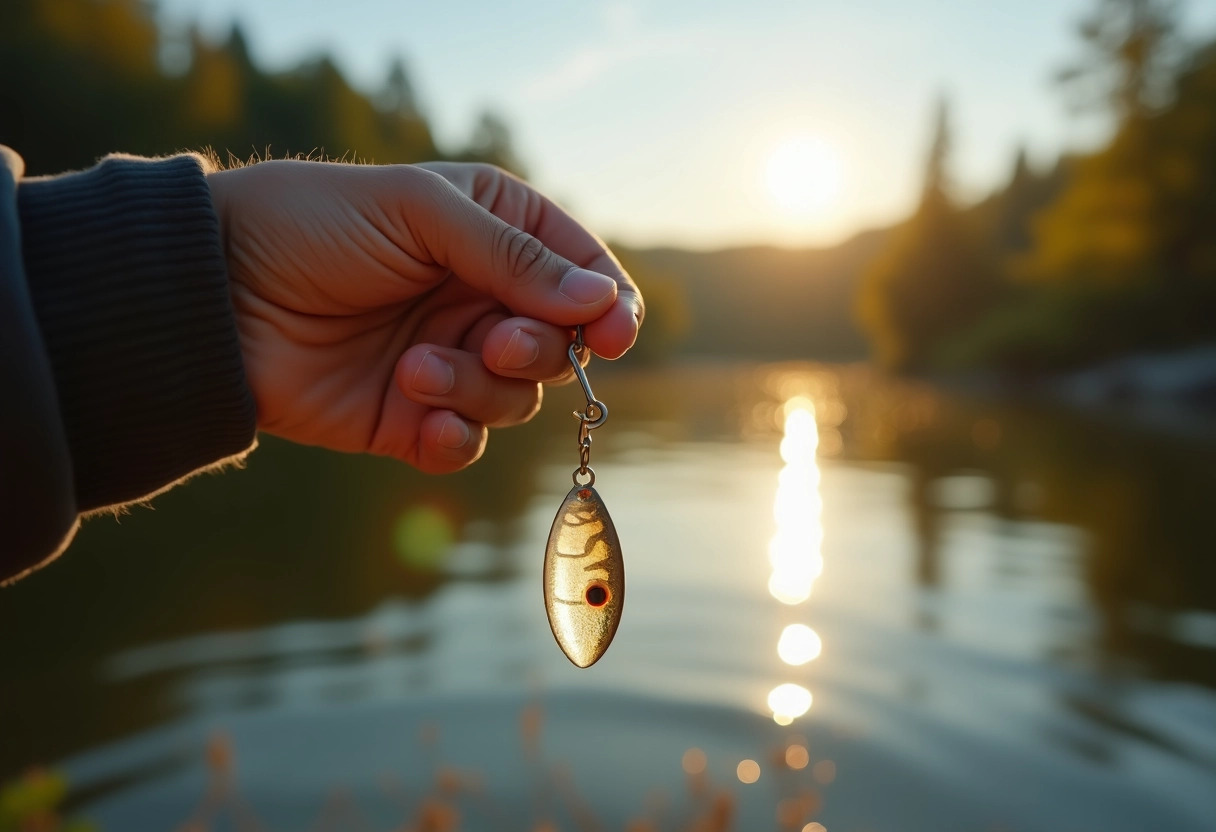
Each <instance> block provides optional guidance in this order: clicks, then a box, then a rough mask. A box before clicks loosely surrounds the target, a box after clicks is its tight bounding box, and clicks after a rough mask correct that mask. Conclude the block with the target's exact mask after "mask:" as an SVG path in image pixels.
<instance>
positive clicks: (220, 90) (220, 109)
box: [0, 0, 521, 174]
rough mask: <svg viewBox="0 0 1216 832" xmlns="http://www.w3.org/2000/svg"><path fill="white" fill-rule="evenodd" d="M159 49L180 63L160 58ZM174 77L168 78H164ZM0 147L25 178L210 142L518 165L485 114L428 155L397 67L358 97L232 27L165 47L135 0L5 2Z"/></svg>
mask: <svg viewBox="0 0 1216 832" xmlns="http://www.w3.org/2000/svg"><path fill="white" fill-rule="evenodd" d="M162 54H168V55H177V56H178V59H174V60H165V61H162V59H161V56H162ZM171 70H172V71H171ZM0 77H3V78H5V79H8V82H7V83H6V84H4V86H3V88H0V143H4V144H8V145H11V146H12V147H14V148H15V149H17V150H18V151H19V152H20V153H21V154H22V155H23V156H24V157H25V161H26V166H27V170H28V172H29V173H31V174H37V173H55V172H58V171H61V170H64V169H65V168H76V167H84V166H87V165H89V164H91V163H92V162H93V161H94V160H95V159H96V158H97V157H99V156H101V155H104V154H106V153H109V152H113V151H116V150H120V151H127V152H132V153H141V154H158V153H172V152H174V151H177V150H180V149H181V148H201V147H205V146H207V147H212V148H214V149H215V151H216V152H217V153H218V155H219V156H220V157H221V159H223V158H224V157H226V156H227V155H228V154H229V153H231V154H232V155H233V156H234V157H235V158H237V159H241V160H243V159H246V158H249V157H250V156H261V155H265V154H267V153H270V154H273V155H275V156H283V155H287V154H296V153H303V154H312V155H325V156H328V157H331V158H340V157H345V158H348V159H358V160H366V161H369V162H371V161H374V162H385V163H387V162H416V161H422V160H424V159H439V158H460V159H471V160H477V161H489V162H493V163H496V164H499V165H502V166H504V167H507V168H509V169H514V170H516V171H518V170H520V168H521V166H520V164H519V162H518V158H517V156H516V154H515V152H514V150H513V148H512V145H511V141H510V135H509V132H508V131H507V128H506V126H505V124H503V122H502V121H501V120H498V119H496V118H495V117H493V116H492V115H487V116H485V117H483V119H482V121H481V123H480V124H479V125H478V127H477V129H476V131H475V133H474V136H473V137H472V140H471V142H470V145H469V146H468V147H467V148H464V149H460V150H457V151H455V152H453V153H444V152H442V151H441V150H440V149H439V148H438V147H436V144H435V140H434V137H433V136H432V134H431V130H430V127H429V125H428V124H427V121H426V118H425V117H424V115H423V114H422V113H421V112H420V111H419V109H418V104H417V98H416V95H415V93H414V90H413V87H412V85H411V83H410V81H409V77H408V75H407V73H406V70H405V65H404V64H403V63H402V62H400V61H398V62H395V63H394V64H393V65H392V66H390V67H389V70H388V74H387V77H386V80H385V84H384V88H383V89H382V90H381V91H380V92H379V93H378V94H376V95H371V96H369V95H365V94H364V93H362V92H360V91H358V90H356V89H354V88H353V87H351V86H350V84H349V83H348V82H347V81H346V79H345V78H343V76H342V74H341V73H340V72H339V71H338V69H337V67H336V66H335V65H334V63H333V62H332V61H331V60H330V59H329V58H319V59H317V60H313V61H310V62H307V63H305V64H302V65H300V66H298V67H296V68H294V69H291V70H289V71H287V72H283V73H268V72H265V71H263V70H261V69H259V68H258V67H257V66H256V65H255V64H254V63H253V61H252V60H251V59H250V56H249V50H248V47H247V44H246V40H245V37H244V34H243V33H242V32H241V30H240V29H239V28H238V27H234V28H233V29H232V32H231V35H230V36H229V38H228V39H227V41H226V42H224V43H222V44H213V43H209V42H207V41H206V40H204V39H203V38H201V37H200V36H199V35H198V34H197V33H196V32H192V33H190V34H189V36H188V37H187V38H185V40H184V41H183V42H180V43H178V42H173V41H171V40H167V39H166V37H165V36H164V35H163V34H162V33H161V32H160V31H158V29H157V26H156V23H155V21H154V19H153V16H152V13H151V7H150V4H148V3H146V2H143V0H9V3H8V4H7V5H6V8H5V12H4V23H3V25H2V26H0Z"/></svg>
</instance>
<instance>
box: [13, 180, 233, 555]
mask: <svg viewBox="0 0 1216 832" xmlns="http://www.w3.org/2000/svg"><path fill="white" fill-rule="evenodd" d="M17 208H18V212H19V223H20V237H21V251H22V260H23V272H24V278H25V283H26V287H27V289H28V296H29V302H30V305H31V307H32V309H33V312H34V316H35V318H36V323H37V329H38V333H39V336H40V338H41V347H42V349H43V351H44V354H45V356H46V359H47V363H48V364H49V370H50V374H51V381H52V383H53V387H54V391H55V397H56V401H57V406H58V416H59V420H60V421H59V425H57V426H51V425H46V426H43V427H44V428H45V429H46V430H48V431H57V432H59V434H60V435H61V436H62V443H63V446H64V447H65V448H66V454H67V461H68V465H69V467H70V478H69V482H68V487H70V488H71V492H72V493H71V502H72V504H73V506H74V509H75V511H78V512H87V511H90V510H93V509H99V508H103V507H108V506H114V505H119V504H122V503H126V502H131V501H136V500H140V499H144V498H146V497H148V496H150V495H152V494H154V493H156V492H157V491H160V490H163V489H164V488H166V487H168V486H169V485H171V484H172V483H174V482H176V481H177V480H179V479H181V478H182V477H185V476H187V475H189V474H190V473H192V472H194V471H196V470H198V469H200V468H204V467H207V466H209V465H212V464H214V463H217V462H220V461H223V460H226V459H229V458H231V457H233V456H235V455H239V454H242V453H244V452H245V451H246V450H248V448H249V447H250V446H251V445H252V443H253V438H254V432H255V424H256V417H255V413H254V406H253V398H252V396H251V394H250V392H249V388H248V385H247V383H246V381H245V375H244V369H243V366H242V360H241V352H240V346H239V343H238V340H237V335H236V327H235V324H234V323H233V317H232V309H231V302H230V299H229V291H228V280H227V271H226V268H225V263H224V259H223V253H222V251H221V248H220V242H219V231H218V226H217V222H216V218H215V212H214V209H213V207H212V205H211V197H210V191H209V189H208V187H207V183H206V180H205V177H204V170H203V167H202V162H201V160H200V159H198V158H197V157H194V156H178V157H173V158H170V159H162V160H156V161H149V160H142V159H132V158H121V157H111V158H109V159H106V160H105V161H103V162H102V163H101V164H99V165H98V166H97V167H95V168H92V169H91V170H88V171H85V172H82V173H75V174H68V175H65V176H59V177H53V178H46V179H25V180H21V181H20V182H19V184H18V187H17ZM8 358H10V359H11V356H10V357H8ZM0 464H2V465H5V466H6V467H7V462H3V463H0ZM52 487H57V488H62V487H63V484H62V483H60V484H58V485H54V486H52ZM6 496H7V495H6ZM9 499H14V500H15V502H16V505H15V506H10V507H9V508H8V509H7V510H6V513H8V514H10V515H11V516H12V517H13V518H14V520H15V521H17V522H19V521H20V517H21V515H22V511H23V504H25V507H27V508H28V506H30V505H32V504H35V503H37V502H38V501H48V500H49V501H51V502H58V503H62V502H64V495H62V494H45V493H44V494H38V493H35V492H32V491H31V492H25V493H16V494H14V495H13V496H12V497H9ZM52 554H53V552H43V553H37V552H24V553H18V554H17V555H15V556H10V557H8V558H7V559H5V560H3V561H0V579H3V578H4V577H8V576H9V575H11V574H13V572H14V571H21V570H23V569H25V568H28V567H29V566H31V565H33V564H34V563H37V562H38V561H40V560H42V559H44V558H45V557H47V556H49V555H52ZM31 560H32V562H31ZM14 567H17V568H16V569H14Z"/></svg>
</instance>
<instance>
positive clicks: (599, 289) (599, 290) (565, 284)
mask: <svg viewBox="0 0 1216 832" xmlns="http://www.w3.org/2000/svg"><path fill="white" fill-rule="evenodd" d="M614 289H616V281H615V280H613V279H612V278H611V277H608V276H607V275H603V274H600V273H599V272H589V271H587V270H586V269H571V270H570V272H569V273H568V274H567V275H566V276H565V277H563V278H562V282H561V284H560V285H559V286H558V287H557V291H559V292H561V293H562V294H563V295H565V296H566V297H568V298H570V300H572V301H574V302H575V303H583V304H590V303H598V302H599V301H601V300H603V299H604V298H606V297H608V296H609V295H611V294H612V292H613V290H614Z"/></svg>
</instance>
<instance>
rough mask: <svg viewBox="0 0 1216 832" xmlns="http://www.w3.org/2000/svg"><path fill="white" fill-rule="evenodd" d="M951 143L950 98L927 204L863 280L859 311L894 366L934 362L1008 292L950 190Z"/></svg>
mask: <svg viewBox="0 0 1216 832" xmlns="http://www.w3.org/2000/svg"><path fill="white" fill-rule="evenodd" d="M949 147H950V133H949V123H948V119H947V111H946V107H945V104H944V103H943V104H941V105H939V108H938V113H937V118H936V130H935V135H934V139H933V143H932V146H931V149H930V152H929V161H928V165H927V170H926V177H925V189H924V194H923V196H922V198H921V203H920V206H919V207H918V208H917V210H916V213H915V214H914V215H913V216H912V218H911V219H910V220H908V221H907V222H906V223H905V224H904V225H903V226H902V227H901V228H899V229H898V230H897V231H896V233H895V234H894V236H893V237H892V238H891V240H890V242H889V243H888V245H887V246H886V248H885V249H884V250H883V251H882V253H881V254H880V255H879V256H878V257H877V258H876V259H875V260H874V262H873V263H872V264H871V265H870V267H869V268H868V269H867V270H866V272H865V275H864V277H863V279H862V285H861V292H860V296H859V298H858V303H857V314H858V317H859V319H860V321H861V324H862V326H863V327H864V328H865V330H866V332H867V333H868V334H869V336H870V340H871V343H872V345H873V347H874V353H875V357H876V358H877V360H878V361H879V362H880V363H881V364H882V365H883V366H885V367H887V368H890V369H895V370H915V369H924V368H926V367H927V366H929V365H930V363H931V359H932V357H933V355H934V354H935V352H936V351H937V350H938V349H939V347H940V343H939V342H940V341H941V339H942V338H943V337H946V336H947V335H948V334H949V333H951V332H953V331H955V330H957V329H958V328H959V327H961V326H964V325H965V324H966V323H968V322H969V321H971V320H974V319H975V318H976V317H977V316H978V315H979V314H981V313H982V312H984V311H985V310H987V309H988V308H990V307H991V306H992V305H993V304H994V303H995V302H996V299H997V298H998V297H999V296H1000V294H1001V291H1002V285H1001V282H1000V280H999V278H998V276H997V274H996V270H995V268H994V267H993V265H992V263H991V262H990V260H989V257H988V252H987V250H986V248H985V246H984V245H983V244H982V242H981V240H980V239H979V234H978V232H977V229H976V228H975V227H974V223H971V222H969V221H968V218H967V217H965V216H964V215H963V214H962V213H961V212H960V211H959V210H958V209H957V208H956V207H955V206H954V204H953V203H952V202H951V200H950V198H949V196H948V195H947V184H946V183H947V177H948V173H947V169H948V154H949Z"/></svg>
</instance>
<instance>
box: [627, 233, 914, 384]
mask: <svg viewBox="0 0 1216 832" xmlns="http://www.w3.org/2000/svg"><path fill="white" fill-rule="evenodd" d="M889 233H890V232H889V230H885V229H884V230H880V231H867V232H864V233H861V234H858V235H857V236H855V237H853V238H851V239H850V240H848V241H846V242H844V243H842V244H840V245H838V246H834V247H832V248H823V249H781V248H775V247H769V246H752V247H746V248H733V249H723V250H719V251H710V252H696V251H685V250H682V249H673V248H655V249H641V250H637V249H632V250H631V249H626V250H624V251H622V252H621V254H622V259H623V260H624V261H625V262H626V265H628V266H629V267H630V269H631V270H632V271H633V272H634V273H635V274H636V276H637V278H638V281H639V283H641V285H642V288H643V290H645V289H646V288H647V283H648V278H650V276H654V277H653V279H655V280H663V281H666V282H670V283H673V284H675V285H676V287H677V288H678V289H679V293H678V294H679V295H682V296H683V301H684V304H685V307H686V309H685V310H684V311H685V313H686V315H687V317H688V323H689V329H688V331H687V333H686V334H685V336H684V337H683V338H682V339H680V342H679V345H678V347H677V351H678V352H679V353H680V354H684V355H705V356H746V357H750V358H773V359H781V358H814V359H822V360H853V359H860V358H864V357H865V356H866V353H867V347H866V341H865V338H864V337H863V335H862V333H861V331H860V330H859V329H858V327H857V324H856V322H855V320H854V318H855V315H854V311H853V306H854V300H855V298H856V296H857V290H858V283H859V280H860V277H861V275H862V273H863V272H864V270H865V268H866V266H867V265H868V263H869V262H870V260H871V259H872V258H873V257H874V255H875V254H876V253H877V252H878V251H879V249H880V248H881V247H882V245H883V243H884V241H885V240H886V239H887V236H888V235H889Z"/></svg>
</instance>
